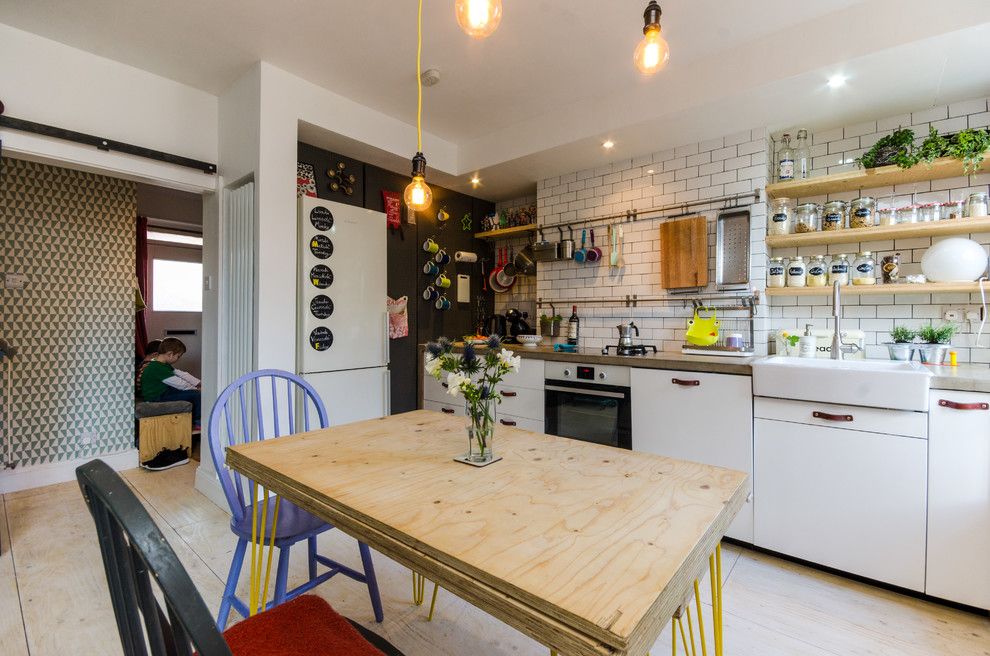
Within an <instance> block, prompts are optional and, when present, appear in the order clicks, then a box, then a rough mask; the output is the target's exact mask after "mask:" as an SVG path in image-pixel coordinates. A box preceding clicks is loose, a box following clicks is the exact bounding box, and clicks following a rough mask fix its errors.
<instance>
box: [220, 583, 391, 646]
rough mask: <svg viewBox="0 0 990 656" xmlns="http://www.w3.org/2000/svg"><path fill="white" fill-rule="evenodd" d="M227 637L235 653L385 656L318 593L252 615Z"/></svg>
mask: <svg viewBox="0 0 990 656" xmlns="http://www.w3.org/2000/svg"><path fill="white" fill-rule="evenodd" d="M223 637H224V639H225V640H226V641H227V644H228V645H229V646H230V651H231V652H232V653H233V654H234V656H383V654H382V652H380V651H379V650H378V649H375V647H373V646H372V645H371V643H369V642H368V641H367V640H365V639H364V638H363V637H362V636H361V634H360V633H358V632H357V630H356V629H355V628H354V627H353V626H351V625H350V623H349V622H348V621H347V620H346V619H344V618H343V617H342V616H340V615H339V614H337V612H336V611H334V609H333V608H331V607H330V604H328V603H327V602H326V601H324V600H323V599H322V598H320V597H317V596H315V595H302V596H300V597H296V598H295V599H293V600H292V601H287V602H286V603H284V604H282V605H280V606H276V607H275V608H272V609H271V610H269V611H266V612H264V613H259V614H258V615H255V616H254V617H249V618H248V619H246V620H244V621H242V622H239V623H238V624H235V625H234V626H232V627H230V628H229V629H227V630H226V631H224V633H223Z"/></svg>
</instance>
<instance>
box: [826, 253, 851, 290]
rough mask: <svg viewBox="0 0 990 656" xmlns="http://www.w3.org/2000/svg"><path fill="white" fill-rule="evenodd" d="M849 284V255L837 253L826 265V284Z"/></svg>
mask: <svg viewBox="0 0 990 656" xmlns="http://www.w3.org/2000/svg"><path fill="white" fill-rule="evenodd" d="M835 283H839V284H840V285H848V284H849V256H848V255H846V254H845V253H839V254H838V255H836V256H835V259H833V260H832V262H831V263H830V264H829V266H828V284H830V285H834V284H835Z"/></svg>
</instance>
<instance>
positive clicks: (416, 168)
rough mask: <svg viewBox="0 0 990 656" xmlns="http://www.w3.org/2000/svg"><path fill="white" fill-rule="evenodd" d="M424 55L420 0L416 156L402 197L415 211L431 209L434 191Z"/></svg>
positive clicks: (417, 25) (417, 27) (417, 36)
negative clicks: (429, 178) (426, 133)
mask: <svg viewBox="0 0 990 656" xmlns="http://www.w3.org/2000/svg"><path fill="white" fill-rule="evenodd" d="M422 56H423V0H419V13H418V14H417V18H416V156H415V157H413V158H412V182H410V183H409V185H408V186H407V187H406V190H405V192H403V194H402V199H403V200H404V201H405V203H406V207H408V208H409V209H410V210H412V211H413V212H422V211H423V210H426V209H429V207H430V205H431V204H432V203H433V192H432V191H431V190H430V187H429V185H427V184H426V157H425V156H424V155H423V77H422V71H421V70H420V69H421V65H420V61H421V59H422Z"/></svg>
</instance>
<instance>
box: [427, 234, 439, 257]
mask: <svg viewBox="0 0 990 656" xmlns="http://www.w3.org/2000/svg"><path fill="white" fill-rule="evenodd" d="M423 250H424V251H426V252H427V253H436V252H437V251H438V250H440V244H438V243H436V242H435V241H433V238H432V237H431V238H429V239H427V240H426V241H424V242H423Z"/></svg>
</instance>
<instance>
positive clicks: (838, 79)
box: [828, 74, 848, 89]
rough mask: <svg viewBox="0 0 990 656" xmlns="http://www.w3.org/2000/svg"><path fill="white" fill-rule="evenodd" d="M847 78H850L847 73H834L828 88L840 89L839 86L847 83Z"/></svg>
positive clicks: (829, 80)
mask: <svg viewBox="0 0 990 656" xmlns="http://www.w3.org/2000/svg"><path fill="white" fill-rule="evenodd" d="M847 79H848V78H847V77H846V76H845V75H841V74H838V75H833V76H832V77H830V78H829V79H828V88H829V89H838V88H839V87H841V86H842V85H844V84H845V83H846V80H847Z"/></svg>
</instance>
